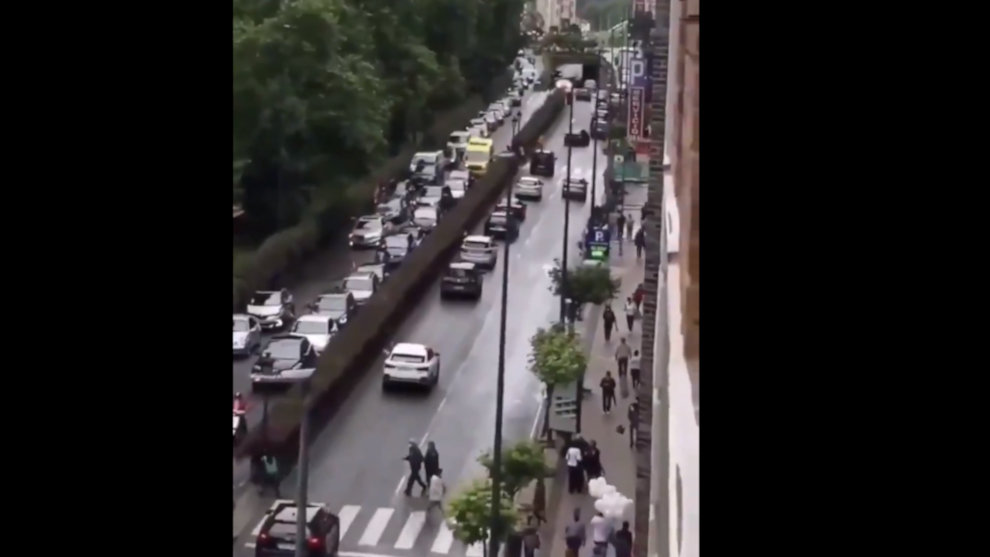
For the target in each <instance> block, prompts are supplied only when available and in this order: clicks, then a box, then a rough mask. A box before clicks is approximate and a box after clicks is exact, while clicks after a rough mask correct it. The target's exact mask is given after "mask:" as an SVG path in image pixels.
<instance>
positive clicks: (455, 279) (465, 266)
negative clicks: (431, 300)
mask: <svg viewBox="0 0 990 557" xmlns="http://www.w3.org/2000/svg"><path fill="white" fill-rule="evenodd" d="M481 284H482V279H481V272H480V271H478V267H477V265H475V264H474V263H470V262H467V261H456V262H454V263H451V264H450V266H448V267H447V270H446V271H444V273H443V278H442V279H441V280H440V298H441V299H443V298H453V297H467V298H474V299H475V300H477V299H480V298H481Z"/></svg>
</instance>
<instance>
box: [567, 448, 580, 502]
mask: <svg viewBox="0 0 990 557" xmlns="http://www.w3.org/2000/svg"><path fill="white" fill-rule="evenodd" d="M564 459H565V460H566V461H567V492H568V493H581V491H583V489H584V474H583V473H582V472H581V449H580V448H578V447H577V446H575V445H571V447H570V448H569V449H567V454H566V455H565V456H564Z"/></svg>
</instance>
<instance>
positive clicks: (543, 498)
mask: <svg viewBox="0 0 990 557" xmlns="http://www.w3.org/2000/svg"><path fill="white" fill-rule="evenodd" d="M533 518H535V519H536V525H537V526H539V525H540V524H542V523H544V522H546V521H547V484H546V482H544V481H543V478H536V490H535V493H533Z"/></svg>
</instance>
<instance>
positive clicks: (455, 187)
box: [447, 180, 465, 191]
mask: <svg viewBox="0 0 990 557" xmlns="http://www.w3.org/2000/svg"><path fill="white" fill-rule="evenodd" d="M447 187H448V188H450V191H464V189H465V188H464V182H462V181H461V180H447Z"/></svg>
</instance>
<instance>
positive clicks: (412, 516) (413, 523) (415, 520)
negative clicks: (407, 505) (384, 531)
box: [395, 511, 426, 549]
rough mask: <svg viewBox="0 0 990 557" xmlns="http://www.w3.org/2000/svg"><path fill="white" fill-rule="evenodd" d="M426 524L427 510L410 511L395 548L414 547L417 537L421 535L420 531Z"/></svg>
mask: <svg viewBox="0 0 990 557" xmlns="http://www.w3.org/2000/svg"><path fill="white" fill-rule="evenodd" d="M424 524H426V512H425V511H413V512H411V513H409V518H407V519H406V524H405V526H403V527H402V532H400V533H399V539H398V540H397V541H396V542H395V548H396V549H412V547H413V546H414V545H416V537H417V536H419V531H420V530H422V529H423V525H424Z"/></svg>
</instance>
